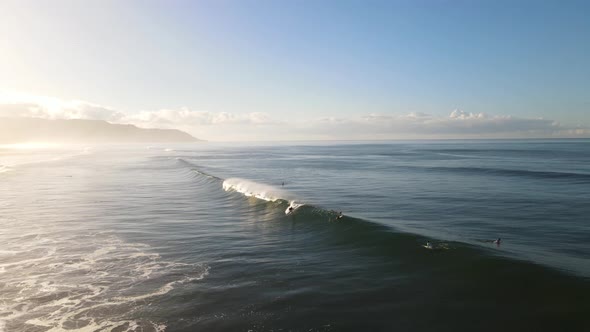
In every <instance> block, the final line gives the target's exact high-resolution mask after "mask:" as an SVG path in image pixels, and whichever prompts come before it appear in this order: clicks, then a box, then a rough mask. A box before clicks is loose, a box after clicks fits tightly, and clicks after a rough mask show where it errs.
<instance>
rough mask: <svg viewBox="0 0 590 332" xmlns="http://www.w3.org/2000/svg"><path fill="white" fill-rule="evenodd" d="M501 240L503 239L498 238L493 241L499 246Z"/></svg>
mask: <svg viewBox="0 0 590 332" xmlns="http://www.w3.org/2000/svg"><path fill="white" fill-rule="evenodd" d="M501 242H502V239H501V238H498V239H497V240H494V242H493V243H494V244H495V245H497V246H498V247H499V246H500V243H501Z"/></svg>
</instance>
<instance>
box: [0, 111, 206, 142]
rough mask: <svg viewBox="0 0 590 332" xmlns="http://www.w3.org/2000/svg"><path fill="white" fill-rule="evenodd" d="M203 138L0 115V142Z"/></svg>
mask: <svg viewBox="0 0 590 332" xmlns="http://www.w3.org/2000/svg"><path fill="white" fill-rule="evenodd" d="M198 141H202V140H199V139H197V138H194V137H193V136H191V135H189V134H187V133H185V132H183V131H180V130H176V129H145V128H138V127H136V126H134V125H129V124H112V123H109V122H106V121H99V120H46V119H39V118H2V117H0V144H12V143H26V142H49V143H172V142H179V143H180V142H198Z"/></svg>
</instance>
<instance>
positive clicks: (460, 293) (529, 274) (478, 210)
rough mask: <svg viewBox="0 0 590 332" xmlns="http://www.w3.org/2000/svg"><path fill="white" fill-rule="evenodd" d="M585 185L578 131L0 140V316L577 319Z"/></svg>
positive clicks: (130, 321) (14, 322) (427, 326)
mask: <svg viewBox="0 0 590 332" xmlns="http://www.w3.org/2000/svg"><path fill="white" fill-rule="evenodd" d="M589 202H590V142H588V141H570V140H556V141H443V142H395V143H383V142H381V143H377V144H368V143H350V144H345V143H337V144H336V143H334V144H329V143H321V144H319V143H309V144H306V143H299V144H295V143H291V144H281V145H265V144H257V145H247V144H200V145H178V146H172V145H167V146H149V147H148V146H143V145H136V146H117V147H109V146H91V147H87V146H69V147H67V148H66V147H51V148H45V149H22V148H15V147H0V226H1V227H0V331H64V330H65V331H215V330H218V331H227V330H230V331H248V330H253V331H271V330H274V331H280V330H282V331H289V330H292V331H310V330H311V331H341V330H383V331H391V330H401V331H424V330H429V331H456V330H469V331H486V330H494V331H496V330H498V328H501V329H502V330H509V331H523V330H524V331H529V330H530V331H568V330H572V331H573V330H575V331H584V330H590V314H589V313H590V304H589V303H590V302H589V301H590V283H589V278H590V246H588V243H590V219H588V218H589V217H588V216H590V203H589ZM289 206H293V207H294V208H295V209H294V212H292V213H290V214H288V215H287V214H286V212H288V210H287V209H288V207H289ZM340 211H342V213H343V217H342V218H338V215H339V212H340ZM497 238H501V239H502V241H501V244H500V245H496V244H494V243H492V241H493V240H495V239H497ZM427 242H430V243H431V244H432V246H433V249H428V248H425V247H424V245H425V244H426V243H427Z"/></svg>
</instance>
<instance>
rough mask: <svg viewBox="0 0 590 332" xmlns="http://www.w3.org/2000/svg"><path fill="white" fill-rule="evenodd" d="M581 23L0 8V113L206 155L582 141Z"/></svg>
mask: <svg viewBox="0 0 590 332" xmlns="http://www.w3.org/2000/svg"><path fill="white" fill-rule="evenodd" d="M589 17H590V2H588V1H497V0H495V1H419V0H418V1H393V0H391V1H287V0H285V1H279V0H276V1H262V0H255V1H250V0H240V1H238V0H236V1H219V0H216V1H103V0H101V1H22V0H19V1H6V0H0V98H2V99H0V103H3V105H4V106H3V107H0V114H2V115H6V114H9V113H10V112H12V113H15V112H17V111H15V108H16V107H15V105H16V104H19V103H20V105H21V106H22V107H25V108H26V110H24V111H19V112H17V113H18V114H20V115H23V114H24V115H33V116H45V117H66V118H72V117H82V118H102V119H106V120H109V121H112V122H130V123H135V124H138V125H144V126H156V127H157V126H160V127H177V128H181V129H184V130H187V131H189V132H191V133H192V134H194V135H195V136H197V137H201V138H205V139H213V140H233V139H248V140H256V139H264V140H266V139H375V138H376V139H380V138H406V137H407V138H420V137H428V138H433V137H434V138H436V137H441V138H447V137H480V136H481V137H529V136H530V137H533V136H535V137H545V136H548V137H552V136H585V137H588V136H590V130H589V129H588V128H589V127H590V19H589ZM39 96H44V97H43V98H41V97H39ZM48 97H49V98H48ZM7 104H10V105H9V106H6V105H7ZM48 104H49V105H50V106H47V105H48ZM31 105H37V106H38V107H36V108H35V109H34V110H32V111H31V107H32V106H31ZM51 105H53V109H52V108H51ZM55 105H57V106H55ZM55 108H60V110H56V109H55ZM27 112H29V113H30V114H29V113H27ZM48 114H49V115H48ZM203 136H204V137H203Z"/></svg>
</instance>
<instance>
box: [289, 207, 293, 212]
mask: <svg viewBox="0 0 590 332" xmlns="http://www.w3.org/2000/svg"><path fill="white" fill-rule="evenodd" d="M291 213H293V207H292V206H289V214H291Z"/></svg>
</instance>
